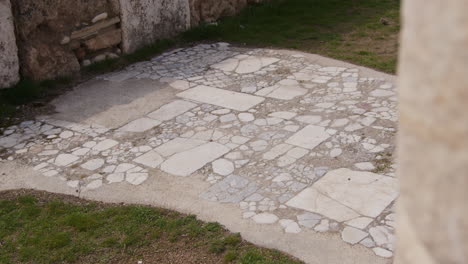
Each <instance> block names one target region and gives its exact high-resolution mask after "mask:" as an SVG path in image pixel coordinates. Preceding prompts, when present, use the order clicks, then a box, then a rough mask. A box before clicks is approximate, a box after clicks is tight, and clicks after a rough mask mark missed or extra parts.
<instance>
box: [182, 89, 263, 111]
mask: <svg viewBox="0 0 468 264" xmlns="http://www.w3.org/2000/svg"><path fill="white" fill-rule="evenodd" d="M177 96H179V97H182V98H185V99H189V100H194V101H198V102H202V103H206V104H212V105H217V106H221V107H224V108H229V109H233V110H237V111H247V110H249V109H250V108H252V107H254V106H256V105H258V104H259V103H261V102H263V101H264V100H265V98H263V97H258V96H254V95H248V94H243V93H237V92H232V91H227V90H222V89H218V88H213V87H208V86H204V85H199V86H197V87H195V88H192V89H189V90H186V91H184V92H181V93H179V94H177Z"/></svg>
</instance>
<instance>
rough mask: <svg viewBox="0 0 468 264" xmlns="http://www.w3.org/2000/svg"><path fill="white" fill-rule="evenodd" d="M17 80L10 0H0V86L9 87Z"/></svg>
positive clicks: (16, 53)
mask: <svg viewBox="0 0 468 264" xmlns="http://www.w3.org/2000/svg"><path fill="white" fill-rule="evenodd" d="M18 81H19V62H18V47H17V46H16V38H15V31H14V25H13V15H12V13H11V5H10V0H0V88H7V87H10V86H12V85H14V84H16V83H17V82H18Z"/></svg>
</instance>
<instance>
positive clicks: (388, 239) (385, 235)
mask: <svg viewBox="0 0 468 264" xmlns="http://www.w3.org/2000/svg"><path fill="white" fill-rule="evenodd" d="M369 234H370V235H371V236H372V239H373V240H374V241H375V243H376V244H377V245H378V246H384V245H387V244H393V243H394V240H395V236H394V235H393V233H392V231H391V230H390V229H389V228H387V227H385V226H376V227H371V228H369Z"/></svg>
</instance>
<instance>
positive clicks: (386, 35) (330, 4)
mask: <svg viewBox="0 0 468 264" xmlns="http://www.w3.org/2000/svg"><path fill="white" fill-rule="evenodd" d="M399 8H400V4H399V1H398V0H350V1H342V0H272V1H269V2H265V3H262V4H256V5H252V6H250V7H248V8H246V9H245V10H244V11H243V12H241V13H240V14H239V15H238V16H235V17H230V18H225V19H222V20H221V21H220V22H219V23H218V25H203V26H200V27H197V28H194V29H192V30H190V31H188V32H186V33H184V34H183V39H184V40H185V41H206V40H211V41H226V42H234V43H238V44H246V45H251V46H260V47H263V46H272V47H278V48H289V49H297V50H302V51H306V52H311V53H317V54H322V55H325V56H329V57H332V58H337V59H342V60H346V61H349V62H352V63H356V64H360V65H364V66H368V67H372V68H375V69H378V70H381V71H384V72H389V73H395V71H396V62H397V61H396V58H397V49H398V41H397V39H398V32H399V28H400V26H399ZM382 17H385V18H386V19H387V20H389V21H391V23H390V25H383V24H382V23H380V18H382ZM361 51H364V52H361Z"/></svg>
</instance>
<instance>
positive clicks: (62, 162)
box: [54, 154, 79, 167]
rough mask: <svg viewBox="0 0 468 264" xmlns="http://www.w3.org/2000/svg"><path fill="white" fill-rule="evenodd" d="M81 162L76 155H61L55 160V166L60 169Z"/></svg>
mask: <svg viewBox="0 0 468 264" xmlns="http://www.w3.org/2000/svg"><path fill="white" fill-rule="evenodd" d="M77 160H79V158H78V157H77V156H75V155H72V154H60V155H58V156H57V158H55V161H54V164H55V165H57V166H59V167H65V166H68V165H70V164H72V163H73V162H75V161H77Z"/></svg>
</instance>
